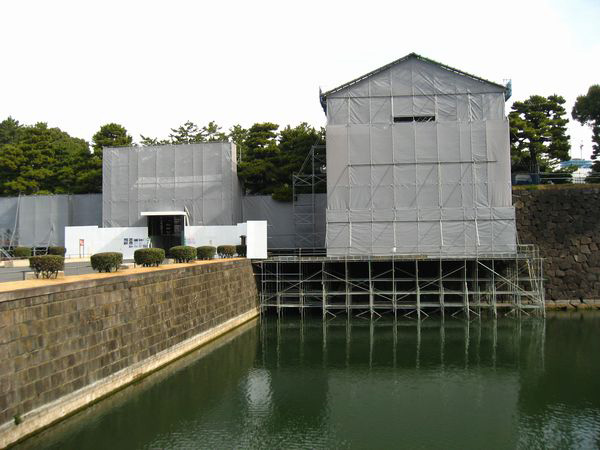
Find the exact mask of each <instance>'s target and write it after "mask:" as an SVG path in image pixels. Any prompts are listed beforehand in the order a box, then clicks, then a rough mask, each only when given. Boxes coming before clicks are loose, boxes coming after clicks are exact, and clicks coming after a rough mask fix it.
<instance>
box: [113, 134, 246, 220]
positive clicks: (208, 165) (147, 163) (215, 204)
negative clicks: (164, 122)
mask: <svg viewBox="0 0 600 450" xmlns="http://www.w3.org/2000/svg"><path fill="white" fill-rule="evenodd" d="M102 164H103V167H102V192H103V199H102V224H103V226H104V227H140V226H146V225H147V217H146V216H148V215H149V213H151V212H160V211H167V212H178V211H180V212H185V214H186V216H185V217H186V220H187V223H188V224H189V225H233V224H236V223H238V222H239V221H240V220H241V195H240V187H239V183H238V179H237V166H236V151H235V145H234V144H232V143H229V142H206V143H197V144H182V145H161V146H149V147H116V148H105V149H104V152H103V162H102ZM142 213H145V215H142ZM167 215H170V216H171V215H172V214H167Z"/></svg>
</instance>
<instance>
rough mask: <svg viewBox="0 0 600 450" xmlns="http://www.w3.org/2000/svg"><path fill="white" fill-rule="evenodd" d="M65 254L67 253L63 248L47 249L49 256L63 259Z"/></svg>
mask: <svg viewBox="0 0 600 450" xmlns="http://www.w3.org/2000/svg"><path fill="white" fill-rule="evenodd" d="M65 253H67V249H66V248H64V247H48V254H49V255H58V256H63V257H64V256H65Z"/></svg>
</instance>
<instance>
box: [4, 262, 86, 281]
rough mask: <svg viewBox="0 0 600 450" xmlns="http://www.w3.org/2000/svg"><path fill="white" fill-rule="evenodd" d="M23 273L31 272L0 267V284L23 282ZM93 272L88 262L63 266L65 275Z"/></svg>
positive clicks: (22, 268) (26, 268)
mask: <svg viewBox="0 0 600 450" xmlns="http://www.w3.org/2000/svg"><path fill="white" fill-rule="evenodd" d="M25 272H31V269H30V268H29V267H0V283H3V282H6V281H20V280H23V278H24V274H25ZM93 272H94V270H93V269H92V266H90V262H89V261H86V262H75V263H66V264H65V275H82V274H85V273H93Z"/></svg>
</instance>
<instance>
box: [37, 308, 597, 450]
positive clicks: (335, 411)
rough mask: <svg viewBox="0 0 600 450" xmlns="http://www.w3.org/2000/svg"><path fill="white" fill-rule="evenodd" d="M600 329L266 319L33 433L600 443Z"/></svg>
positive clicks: (109, 441)
mask: <svg viewBox="0 0 600 450" xmlns="http://www.w3.org/2000/svg"><path fill="white" fill-rule="evenodd" d="M599 326H600V314H593V313H586V314H581V313H579V314H572V315H568V314H565V313H561V314H556V315H552V314H549V315H548V317H547V318H546V320H543V319H522V320H515V319H500V320H475V321H470V322H468V321H462V320H455V319H452V320H446V321H442V320H435V319H431V318H430V319H427V320H424V321H416V320H415V321H413V320H402V321H397V322H395V321H393V320H386V319H380V320H377V321H370V320H362V319H344V318H336V319H333V320H330V321H327V322H323V321H322V320H321V318H320V317H305V318H300V317H297V316H293V317H291V316H290V317H286V316H284V317H282V318H280V319H278V318H277V317H273V316H265V317H263V320H262V321H261V322H260V323H259V324H257V325H256V326H250V327H249V329H248V330H246V331H243V332H240V333H238V335H237V336H233V337H232V336H230V337H229V338H228V339H229V342H227V343H224V344H223V343H222V344H220V346H219V347H218V348H215V349H213V350H212V351H211V352H210V353H209V351H208V350H205V353H207V354H206V355H204V356H201V357H200V356H198V355H196V356H192V357H191V358H190V360H189V361H185V362H182V363H181V367H179V368H177V369H176V370H172V371H171V372H162V375H157V377H158V378H156V379H155V381H152V380H151V379H148V382H147V383H148V385H146V386H144V385H140V386H139V388H137V390H136V387H134V388H132V389H127V390H125V391H123V398H122V399H120V400H119V401H113V402H112V403H111V402H110V401H109V402H102V403H100V404H98V405H97V407H94V408H90V409H88V410H86V411H85V412H84V413H83V414H80V415H78V416H75V417H74V418H72V419H70V420H68V421H66V422H64V425H62V426H60V427H57V428H55V429H54V430H49V431H48V432H46V433H44V434H43V435H40V438H41V437H42V436H43V439H40V438H38V439H37V441H34V440H30V441H28V442H29V443H32V442H35V444H36V445H35V446H36V447H50V448H59V447H61V448H80V449H83V448H104V447H110V448H182V447H185V448H232V447H236V448H237V447H243V448H249V447H250V448H307V447H309V448H351V447H354V448H389V447H391V446H394V447H405V448H415V447H427V448H449V447H451V448H452V447H460V448H507V447H510V448H518V447H521V448H531V447H533V448H536V447H537V448H540V447H562V448H594V447H598V446H600V394H599V392H600V390H599V389H598V388H599V387H600V386H599V379H600V376H599V374H600V357H599V355H600V331H599V330H600V327H599ZM114 398H117V397H111V399H114ZM103 405H104V406H103ZM78 417H80V418H79V419H78ZM25 444H28V443H27V442H26V443H25Z"/></svg>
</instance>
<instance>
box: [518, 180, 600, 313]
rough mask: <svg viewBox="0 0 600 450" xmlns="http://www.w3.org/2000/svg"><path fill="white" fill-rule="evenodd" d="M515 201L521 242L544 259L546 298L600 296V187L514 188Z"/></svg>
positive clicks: (590, 302) (592, 297)
mask: <svg viewBox="0 0 600 450" xmlns="http://www.w3.org/2000/svg"><path fill="white" fill-rule="evenodd" d="M513 204H514V205H515V209H516V213H517V231H518V233H519V241H520V242H521V243H524V244H536V245H537V246H538V247H539V249H540V254H541V256H542V257H543V258H544V275H545V287H546V300H548V301H550V302H552V301H559V302H562V303H564V301H565V300H567V301H571V303H573V301H574V302H575V303H579V302H581V301H583V302H584V303H586V302H587V303H589V304H594V302H592V301H591V300H597V299H600V251H599V250H600V188H598V187H582V188H579V189H563V188H559V187H557V188H555V189H544V190H534V191H526V190H514V191H513ZM567 303H569V302H567Z"/></svg>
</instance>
